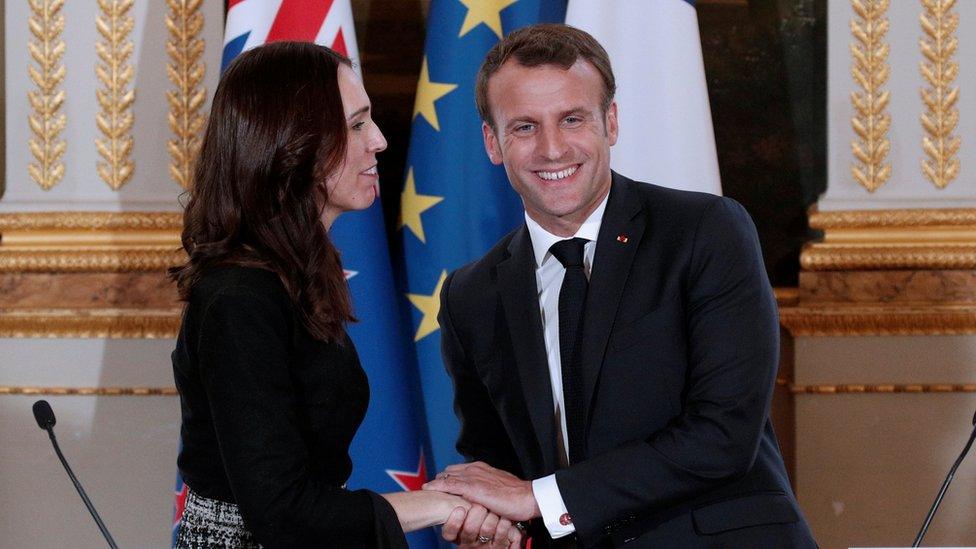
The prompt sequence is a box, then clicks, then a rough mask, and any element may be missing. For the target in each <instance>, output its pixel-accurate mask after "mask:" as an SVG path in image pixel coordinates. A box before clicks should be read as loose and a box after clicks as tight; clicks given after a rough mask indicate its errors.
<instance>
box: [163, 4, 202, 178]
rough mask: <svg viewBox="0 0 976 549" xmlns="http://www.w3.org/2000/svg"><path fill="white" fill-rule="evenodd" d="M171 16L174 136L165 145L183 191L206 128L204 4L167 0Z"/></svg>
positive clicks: (173, 174) (168, 18)
mask: <svg viewBox="0 0 976 549" xmlns="http://www.w3.org/2000/svg"><path fill="white" fill-rule="evenodd" d="M166 3H167V4H168V5H169V9H170V13H168V14H167V15H166V28H167V29H168V30H169V34H170V39H169V40H167V41H166V53H167V54H168V55H169V58H170V63H168V64H167V65H166V74H167V76H168V77H169V80H170V82H172V83H173V85H174V86H176V89H175V90H169V91H167V92H166V100H167V102H168V103H169V109H170V110H169V115H168V120H169V128H170V130H172V132H173V134H174V135H175V139H170V140H169V141H167V143H166V147H167V149H168V150H169V154H170V158H171V159H172V162H171V163H170V166H169V173H170V176H171V177H172V178H173V180H175V181H176V182H177V183H179V184H180V186H181V187H183V188H184V189H187V188H189V186H190V181H191V178H192V174H193V172H192V166H193V160H194V158H195V157H196V154H197V151H198V149H199V147H200V134H201V132H202V131H203V127H204V125H205V124H206V117H205V116H204V114H203V112H202V107H203V104H204V102H205V101H206V98H207V89H206V88H205V87H203V86H202V85H201V83H202V82H203V77H204V74H205V73H206V65H205V64H204V63H203V62H202V61H200V57H201V56H202V55H203V51H204V41H203V40H202V39H200V38H199V35H200V31H201V30H202V29H203V22H204V18H203V14H202V13H200V5H201V4H202V0H166Z"/></svg>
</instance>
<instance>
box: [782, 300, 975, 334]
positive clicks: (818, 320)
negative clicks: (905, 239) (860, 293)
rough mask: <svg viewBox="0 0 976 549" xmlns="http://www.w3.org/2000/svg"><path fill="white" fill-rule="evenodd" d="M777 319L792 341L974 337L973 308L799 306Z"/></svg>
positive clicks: (939, 305)
mask: <svg viewBox="0 0 976 549" xmlns="http://www.w3.org/2000/svg"><path fill="white" fill-rule="evenodd" d="M779 319H780V324H781V325H782V326H783V327H784V328H786V329H787V330H788V331H789V332H790V334H791V335H793V337H827V336H895V335H965V334H976V304H973V305H942V304H933V305H924V304H917V305H912V306H909V305H895V306H872V305H863V304H862V305H840V304H834V305H832V306H806V305H800V306H796V307H782V308H780V310H779Z"/></svg>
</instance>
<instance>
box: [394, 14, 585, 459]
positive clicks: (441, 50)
mask: <svg viewBox="0 0 976 549" xmlns="http://www.w3.org/2000/svg"><path fill="white" fill-rule="evenodd" d="M565 15H566V2H565V0H432V1H431V3H430V14H429V16H428V24H427V43H426V47H425V50H424V51H425V55H424V59H423V65H422V66H421V70H420V81H419V82H418V84H417V99H416V103H415V105H414V119H413V128H412V134H411V141H410V150H409V153H408V157H407V173H406V178H405V182H404V186H403V194H402V197H401V212H400V213H401V218H400V230H401V232H400V234H401V240H402V253H403V256H404V275H405V276H404V285H405V286H406V288H405V292H404V293H405V294H406V296H407V299H408V301H409V304H410V305H409V307H411V308H412V313H411V314H412V315H413V320H414V326H415V333H414V341H415V342H416V349H417V358H418V361H419V367H420V380H421V383H422V385H423V391H424V402H425V405H426V411H427V419H428V426H429V432H430V436H431V442H432V451H433V453H434V456H433V457H434V463H435V464H436V466H437V468H438V469H443V468H444V467H445V466H447V465H450V464H452V463H458V462H460V461H461V457H460V455H458V453H457V451H455V449H454V442H455V440H456V439H457V432H458V424H457V419H456V418H455V416H454V412H453V405H452V397H453V387H452V385H451V382H450V379H449V378H448V377H447V374H446V373H445V371H444V367H443V365H442V363H441V356H440V332H439V330H438V325H437V312H438V309H439V306H440V301H439V295H440V290H441V286H442V284H443V282H444V279H445V277H446V276H447V273H448V272H450V271H451V270H453V269H456V268H457V267H460V266H461V265H464V264H465V263H467V262H469V261H471V260H473V259H476V258H478V257H480V256H481V255H482V254H484V253H485V252H486V251H488V248H489V247H491V245H492V244H494V243H495V242H496V241H497V240H498V239H499V238H501V237H502V236H503V235H504V234H505V233H507V232H508V231H510V230H511V229H512V228H514V227H515V226H516V225H518V224H519V223H522V222H523V218H522V203H521V201H520V199H519V197H518V195H517V194H515V192H514V191H513V190H512V189H511V187H510V186H509V184H508V179H507V177H506V176H505V171H504V169H503V168H502V167H500V166H494V165H492V164H491V163H490V162H489V161H488V157H487V155H486V154H485V150H484V145H483V142H482V136H481V120H480V118H479V117H478V112H477V109H476V108H475V104H474V84H475V75H476V74H477V72H478V68H479V67H480V66H481V62H482V60H483V59H484V57H485V54H486V53H487V52H488V50H489V49H491V47H492V46H493V45H494V44H495V43H496V42H498V41H499V40H500V39H501V37H502V36H503V35H504V34H506V33H509V32H511V31H513V30H515V29H518V28H520V27H524V26H527V25H531V24H534V23H542V22H560V23H561V22H562V21H563V19H564V17H565Z"/></svg>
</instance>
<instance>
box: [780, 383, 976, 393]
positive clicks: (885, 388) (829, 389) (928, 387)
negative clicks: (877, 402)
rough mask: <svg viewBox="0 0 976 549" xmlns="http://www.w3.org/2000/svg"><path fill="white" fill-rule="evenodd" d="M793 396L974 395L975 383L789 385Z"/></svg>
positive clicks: (975, 391)
mask: <svg viewBox="0 0 976 549" xmlns="http://www.w3.org/2000/svg"><path fill="white" fill-rule="evenodd" d="M790 392H791V393H793V394H794V395H839V394H896V393H914V394H917V393H976V383H910V384H898V383H880V384H877V383H876V384H869V385H866V384H857V383H844V384H837V385H834V384H822V385H791V386H790Z"/></svg>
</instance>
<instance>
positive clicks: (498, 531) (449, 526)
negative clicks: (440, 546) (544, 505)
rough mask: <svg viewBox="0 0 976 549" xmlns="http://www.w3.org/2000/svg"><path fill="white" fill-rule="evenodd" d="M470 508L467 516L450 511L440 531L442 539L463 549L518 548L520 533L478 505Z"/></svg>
mask: <svg viewBox="0 0 976 549" xmlns="http://www.w3.org/2000/svg"><path fill="white" fill-rule="evenodd" d="M469 505H470V508H469V509H468V510H467V512H466V513H462V512H461V510H460V509H457V510H456V512H452V513H451V515H450V517H448V520H447V522H445V523H444V526H443V528H442V529H441V536H442V537H443V538H444V539H445V540H446V541H450V542H453V543H456V544H457V545H458V546H459V547H462V548H489V547H490V548H493V549H495V548H498V549H505V548H508V547H521V545H522V531H521V530H520V529H518V528H517V527H516V526H515V525H514V524H513V523H512V522H511V521H510V520H508V519H505V518H502V517H499V516H498V515H496V514H494V513H492V512H490V511H488V510H487V509H485V508H484V507H482V506H481V505H477V504H475V505H471V504H469Z"/></svg>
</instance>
